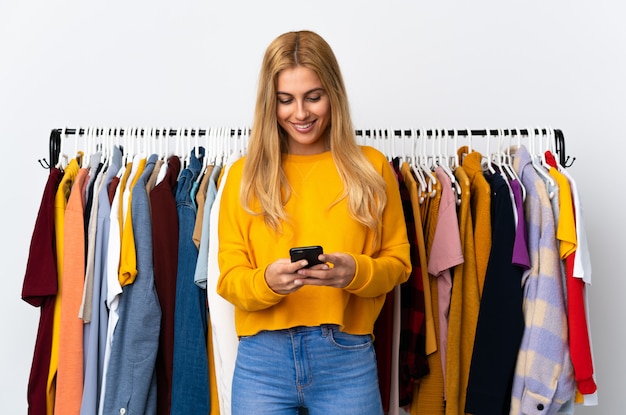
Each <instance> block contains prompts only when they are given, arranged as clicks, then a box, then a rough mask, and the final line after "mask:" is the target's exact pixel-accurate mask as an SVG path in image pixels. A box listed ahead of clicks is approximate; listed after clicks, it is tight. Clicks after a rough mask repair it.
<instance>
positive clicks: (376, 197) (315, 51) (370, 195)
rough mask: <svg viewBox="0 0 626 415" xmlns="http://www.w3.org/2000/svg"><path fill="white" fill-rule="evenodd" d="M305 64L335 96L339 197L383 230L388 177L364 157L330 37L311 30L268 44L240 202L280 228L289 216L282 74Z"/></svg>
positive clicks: (333, 138)
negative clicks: (280, 115)
mask: <svg viewBox="0 0 626 415" xmlns="http://www.w3.org/2000/svg"><path fill="white" fill-rule="evenodd" d="M297 66H303V67H306V68H308V69H310V70H312V71H313V72H315V73H316V74H317V76H318V77H319V79H320V81H321V83H322V87H323V88H324V89H325V91H326V93H327V94H328V97H329V100H330V111H331V121H330V125H329V127H328V128H329V129H330V134H329V137H330V139H329V140H330V142H329V145H330V151H331V154H332V157H333V159H334V161H335V165H336V166H337V170H338V172H339V176H340V177H341V180H342V182H343V184H344V192H343V194H342V195H341V196H340V198H339V199H338V200H337V201H336V203H337V202H339V201H340V200H342V199H344V198H347V199H348V210H349V212H350V214H351V215H352V217H353V218H354V219H355V220H357V221H358V222H360V223H362V224H363V225H365V226H367V227H368V228H369V229H371V230H372V231H374V232H375V233H378V231H379V230H378V227H379V224H380V221H381V218H382V212H383V210H384V207H385V204H386V202H387V197H386V192H385V181H384V179H383V178H382V176H381V175H380V174H379V173H378V172H376V170H375V169H374V168H373V166H372V165H371V163H370V162H369V160H368V159H367V158H366V157H365V155H364V154H363V152H362V151H361V149H360V147H359V146H358V144H357V142H356V138H355V136H354V129H353V126H352V120H351V117H350V109H349V105H348V98H347V94H346V89H345V85H344V82H343V77H342V76H341V71H340V69H339V64H338V63H337V59H336V58H335V55H334V53H333V51H332V49H331V48H330V46H329V45H328V43H326V41H325V40H324V39H323V38H322V37H321V36H319V35H318V34H316V33H314V32H310V31H299V32H288V33H285V34H282V35H280V36H279V37H277V38H276V39H275V40H274V41H273V42H272V43H271V44H270V45H269V46H268V48H267V50H266V52H265V56H264V58H263V63H262V66H261V73H260V76H259V88H258V93H257V99H256V108H255V112H254V121H253V124H252V130H251V134H250V142H249V145H248V152H247V158H246V162H245V166H244V170H243V177H242V183H241V196H240V197H241V204H242V206H243V207H244V208H245V209H246V210H247V211H248V212H249V213H251V214H256V215H263V217H264V219H265V223H266V224H267V225H268V226H270V227H271V228H272V229H274V230H275V231H279V230H280V229H281V228H282V227H281V223H282V222H283V221H287V219H288V218H287V215H286V212H285V209H284V205H285V203H286V202H287V200H288V199H289V196H290V188H289V183H288V182H287V178H286V177H285V174H284V172H283V170H282V164H281V161H282V154H283V153H287V140H288V137H287V135H286V133H285V131H284V130H283V129H282V127H280V126H279V125H278V120H277V118H276V106H277V97H276V88H277V83H278V76H279V74H280V73H281V71H283V70H285V69H291V68H295V67H297Z"/></svg>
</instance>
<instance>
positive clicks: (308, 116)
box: [276, 66, 331, 154]
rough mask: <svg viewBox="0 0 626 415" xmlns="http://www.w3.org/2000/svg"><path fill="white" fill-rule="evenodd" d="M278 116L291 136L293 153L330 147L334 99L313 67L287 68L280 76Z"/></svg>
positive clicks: (278, 84)
mask: <svg viewBox="0 0 626 415" xmlns="http://www.w3.org/2000/svg"><path fill="white" fill-rule="evenodd" d="M276 101H277V102H276V118H277V119H278V124H280V126H281V127H282V128H283V129H284V130H285V132H286V133H287V137H288V151H289V153H290V154H318V153H322V152H324V151H326V150H328V149H329V147H328V145H329V142H328V126H329V124H330V118H331V115H330V99H329V97H328V94H327V93H326V91H325V90H324V88H323V87H322V83H321V81H320V79H319V77H318V76H317V74H315V72H313V71H312V70H311V69H309V68H306V67H304V66H296V67H294V68H290V69H285V70H283V71H281V72H280V74H279V75H278V82H277V92H276Z"/></svg>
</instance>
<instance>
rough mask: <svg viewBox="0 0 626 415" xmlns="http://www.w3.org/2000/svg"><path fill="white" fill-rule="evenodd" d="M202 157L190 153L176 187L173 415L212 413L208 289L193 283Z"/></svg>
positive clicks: (202, 153)
mask: <svg viewBox="0 0 626 415" xmlns="http://www.w3.org/2000/svg"><path fill="white" fill-rule="evenodd" d="M199 153H200V158H197V157H196V155H195V150H192V151H191V156H190V160H189V165H188V166H187V168H185V169H184V170H183V171H182V172H181V174H180V177H179V179H178V185H177V186H176V211H177V213H178V236H179V238H178V270H177V275H176V307H175V310H174V371H173V374H172V407H171V414H172V415H189V414H208V413H209V412H210V406H211V405H210V397H209V394H210V391H209V369H208V367H209V366H208V358H207V312H208V311H207V296H206V290H205V289H203V288H200V287H198V285H196V284H195V282H194V277H195V271H196V262H197V260H198V248H197V247H196V244H195V243H194V242H193V229H194V226H195V223H196V208H195V205H194V203H193V202H192V200H191V189H192V188H193V183H194V182H195V181H196V179H197V178H198V176H199V174H200V171H201V169H202V162H201V159H202V157H203V156H204V149H203V148H200V149H199Z"/></svg>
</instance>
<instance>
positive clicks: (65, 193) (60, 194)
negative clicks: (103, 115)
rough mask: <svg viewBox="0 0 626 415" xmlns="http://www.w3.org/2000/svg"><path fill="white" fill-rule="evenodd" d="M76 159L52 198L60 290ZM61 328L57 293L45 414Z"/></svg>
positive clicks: (50, 398)
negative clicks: (65, 234)
mask: <svg viewBox="0 0 626 415" xmlns="http://www.w3.org/2000/svg"><path fill="white" fill-rule="evenodd" d="M79 168H80V167H79V165H78V161H76V159H72V160H70V162H69V163H68V165H67V166H66V167H65V171H64V173H63V178H62V179H61V182H60V183H59V187H58V189H57V192H56V194H55V198H54V231H55V239H56V241H55V242H56V249H57V279H58V281H57V284H58V285H57V286H58V291H57V292H61V287H62V286H63V256H64V249H63V245H64V244H63V240H64V230H65V207H66V206H67V199H68V198H69V197H70V192H71V189H72V185H73V184H74V180H75V179H76V175H77V174H78V170H79ZM60 328H61V296H60V295H59V294H57V296H56V299H55V301H54V321H53V326H52V351H51V356H50V370H49V371H48V384H47V396H46V414H47V415H52V414H54V401H55V396H56V380H57V369H58V366H59V331H60Z"/></svg>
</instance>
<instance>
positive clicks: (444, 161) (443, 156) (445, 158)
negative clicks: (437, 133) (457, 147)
mask: <svg viewBox="0 0 626 415" xmlns="http://www.w3.org/2000/svg"><path fill="white" fill-rule="evenodd" d="M446 134H447V132H446V130H445V128H443V129H442V130H441V138H440V139H439V140H438V141H439V142H438V153H439V154H438V160H437V163H438V164H439V166H440V167H441V168H442V169H443V171H444V173H446V175H447V176H448V177H449V178H450V182H451V183H452V190H453V191H454V194H455V198H456V203H457V205H458V204H460V203H461V198H460V196H461V187H460V186H459V183H458V182H457V180H456V176H455V175H454V173H453V172H452V170H451V169H450V164H449V161H450V158H449V154H448V140H447V136H446ZM442 143H443V147H444V149H443V152H442V150H441V147H442Z"/></svg>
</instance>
